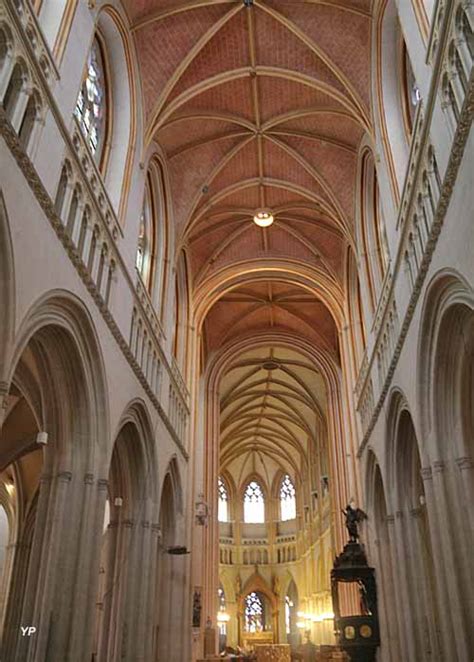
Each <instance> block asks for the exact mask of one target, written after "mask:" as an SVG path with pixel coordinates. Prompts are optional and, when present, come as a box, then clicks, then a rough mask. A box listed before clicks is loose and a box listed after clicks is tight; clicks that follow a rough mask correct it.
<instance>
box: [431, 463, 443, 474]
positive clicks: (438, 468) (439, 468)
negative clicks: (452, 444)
mask: <svg viewBox="0 0 474 662" xmlns="http://www.w3.org/2000/svg"><path fill="white" fill-rule="evenodd" d="M432 468H433V473H434V474H440V473H443V471H444V470H445V469H446V464H445V462H443V460H435V461H434V462H433V465H432Z"/></svg>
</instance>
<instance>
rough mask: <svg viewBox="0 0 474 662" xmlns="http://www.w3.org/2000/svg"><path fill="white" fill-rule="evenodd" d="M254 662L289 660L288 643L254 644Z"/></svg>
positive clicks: (285, 661)
mask: <svg viewBox="0 0 474 662" xmlns="http://www.w3.org/2000/svg"><path fill="white" fill-rule="evenodd" d="M255 655H256V662H290V660H291V652H290V647H289V645H288V644H269V645H266V644H260V645H258V644H257V645H256V646H255Z"/></svg>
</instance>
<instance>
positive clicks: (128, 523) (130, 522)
mask: <svg viewBox="0 0 474 662" xmlns="http://www.w3.org/2000/svg"><path fill="white" fill-rule="evenodd" d="M134 524H135V522H134V521H133V519H124V520H122V526H124V527H125V528H126V529H131V528H132V527H133V526H134Z"/></svg>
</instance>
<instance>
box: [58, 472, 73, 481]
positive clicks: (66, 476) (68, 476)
mask: <svg viewBox="0 0 474 662" xmlns="http://www.w3.org/2000/svg"><path fill="white" fill-rule="evenodd" d="M56 478H57V479H58V481H59V482H60V483H70V482H71V480H72V471H60V472H59V473H58V474H57V476H56Z"/></svg>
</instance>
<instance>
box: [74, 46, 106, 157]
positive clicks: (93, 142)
mask: <svg viewBox="0 0 474 662" xmlns="http://www.w3.org/2000/svg"><path fill="white" fill-rule="evenodd" d="M74 114H75V115H76V118H77V120H78V122H79V126H80V128H81V131H82V134H83V136H84V138H85V140H86V142H87V145H88V147H89V149H90V151H91V152H92V154H93V156H94V158H95V160H96V162H99V161H100V159H101V156H102V152H103V147H104V144H105V133H106V129H107V89H106V77H105V66H104V57H103V53H102V48H101V45H100V43H99V40H98V38H97V36H96V37H95V38H94V41H93V43H92V47H91V50H90V51H89V55H88V58H87V66H86V72H85V75H84V79H83V81H82V85H81V89H80V90H79V95H78V97H77V102H76V109H75V111H74Z"/></svg>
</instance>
